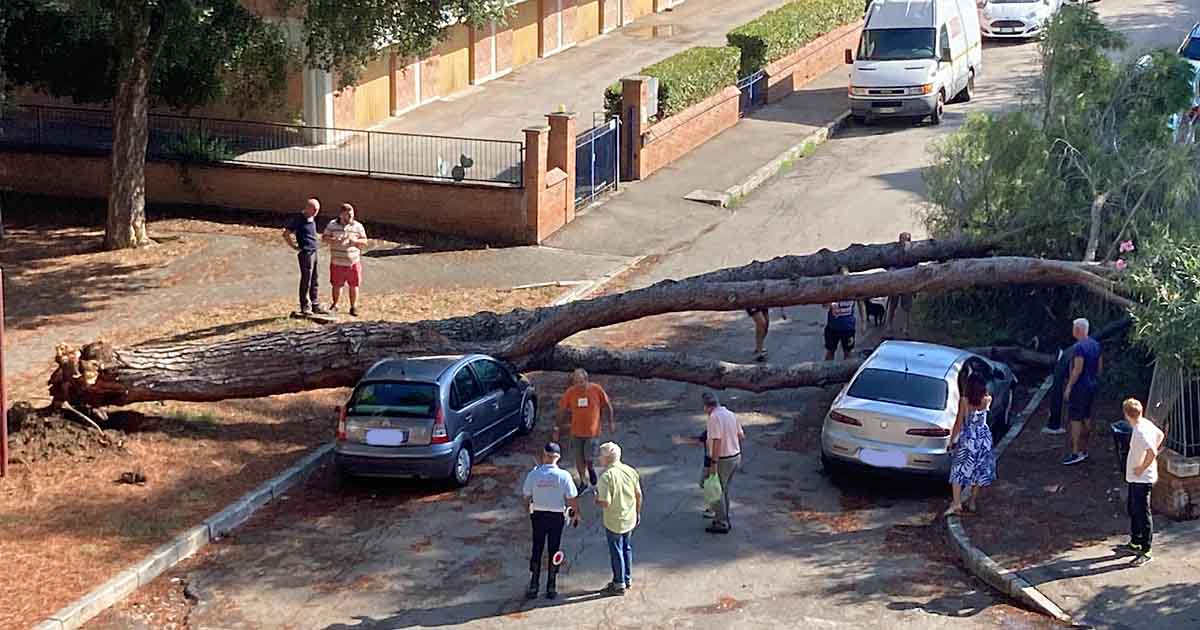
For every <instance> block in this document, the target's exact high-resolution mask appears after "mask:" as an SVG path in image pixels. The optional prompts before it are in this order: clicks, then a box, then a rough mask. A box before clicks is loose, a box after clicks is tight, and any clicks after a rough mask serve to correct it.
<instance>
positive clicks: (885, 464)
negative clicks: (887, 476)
mask: <svg viewBox="0 0 1200 630" xmlns="http://www.w3.org/2000/svg"><path fill="white" fill-rule="evenodd" d="M858 458H859V459H860V460H862V462H863V463H864V464H870V465H871V466H878V467H880V468H903V467H904V466H905V464H907V463H908V458H907V457H905V456H904V453H900V452H898V451H878V450H875V449H872V448H864V449H862V450H861V451H859V453H858Z"/></svg>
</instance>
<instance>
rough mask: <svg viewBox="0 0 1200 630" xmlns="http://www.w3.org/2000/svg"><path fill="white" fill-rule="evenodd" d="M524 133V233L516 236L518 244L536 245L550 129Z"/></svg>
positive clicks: (539, 232)
mask: <svg viewBox="0 0 1200 630" xmlns="http://www.w3.org/2000/svg"><path fill="white" fill-rule="evenodd" d="M523 131H524V133H525V164H524V171H525V172H524V178H525V181H524V183H525V233H524V234H521V235H518V239H517V240H519V241H520V242H522V243H524V244H526V245H537V244H538V243H539V242H541V230H540V229H539V227H538V221H539V219H540V217H541V215H542V192H543V191H545V190H546V162H547V155H546V152H547V149H548V148H549V144H550V128H549V127H546V126H540V127H526V128H525V129H524V130H523Z"/></svg>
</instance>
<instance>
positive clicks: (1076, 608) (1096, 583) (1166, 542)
mask: <svg viewBox="0 0 1200 630" xmlns="http://www.w3.org/2000/svg"><path fill="white" fill-rule="evenodd" d="M1155 527H1156V528H1157V529H1158V531H1156V532H1155V535H1154V560H1153V561H1152V562H1151V563H1150V564H1148V565H1144V566H1142V567H1135V566H1134V565H1132V564H1131V561H1132V559H1133V558H1132V556H1129V555H1125V554H1121V553H1118V552H1116V551H1114V549H1113V548H1114V547H1115V546H1116V545H1120V544H1123V543H1125V542H1128V536H1115V537H1113V538H1110V539H1108V540H1106V541H1104V542H1103V543H1098V544H1094V545H1090V546H1087V547H1079V548H1075V549H1071V550H1068V551H1066V552H1063V553H1061V554H1059V555H1057V556H1055V557H1053V558H1050V559H1049V560H1047V561H1046V562H1044V563H1042V564H1039V565H1038V566H1035V567H1033V568H1030V569H1025V570H1023V571H1021V572H1020V573H1021V575H1022V576H1024V577H1025V579H1027V580H1029V582H1030V583H1032V584H1033V585H1034V586H1036V587H1037V588H1038V590H1040V591H1041V592H1042V593H1044V594H1045V595H1046V596H1047V597H1049V598H1050V599H1051V600H1052V601H1053V602H1054V603H1056V604H1058V605H1059V606H1060V607H1062V608H1063V609H1064V610H1066V611H1067V612H1068V613H1070V614H1071V616H1072V617H1074V619H1075V621H1076V622H1077V623H1084V624H1087V625H1088V626H1091V627H1094V628H1121V629H1125V628H1137V629H1138V630H1159V629H1161V630H1176V629H1182V628H1200V521H1191V522H1185V523H1175V522H1171V521H1168V520H1167V519H1166V518H1165V517H1162V516H1157V517H1155Z"/></svg>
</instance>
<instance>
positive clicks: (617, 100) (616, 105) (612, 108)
mask: <svg viewBox="0 0 1200 630" xmlns="http://www.w3.org/2000/svg"><path fill="white" fill-rule="evenodd" d="M621 90H622V88H621V82H620V81H617V82H616V83H614V84H612V85H610V86H608V89H606V90H604V119H605V120H608V119H609V118H613V117H617V118H620V117H621Z"/></svg>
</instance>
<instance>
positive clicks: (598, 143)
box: [575, 117, 621, 207]
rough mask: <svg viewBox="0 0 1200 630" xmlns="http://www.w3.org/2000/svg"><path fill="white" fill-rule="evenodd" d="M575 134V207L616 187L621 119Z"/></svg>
mask: <svg viewBox="0 0 1200 630" xmlns="http://www.w3.org/2000/svg"><path fill="white" fill-rule="evenodd" d="M595 124H596V126H594V127H592V128H591V129H588V130H587V131H585V132H583V133H581V134H579V135H577V136H575V206H576V207H579V206H582V205H584V204H586V203H588V202H590V201H591V200H592V199H595V198H596V196H597V195H599V194H600V193H602V192H604V191H606V190H608V189H609V188H613V189H615V188H616V187H617V180H618V179H619V178H620V174H621V151H620V148H621V147H620V145H621V143H620V138H621V119H620V118H611V119H609V120H604V119H603V118H602V117H600V118H599V119H598V120H597V121H596V123H595Z"/></svg>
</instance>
